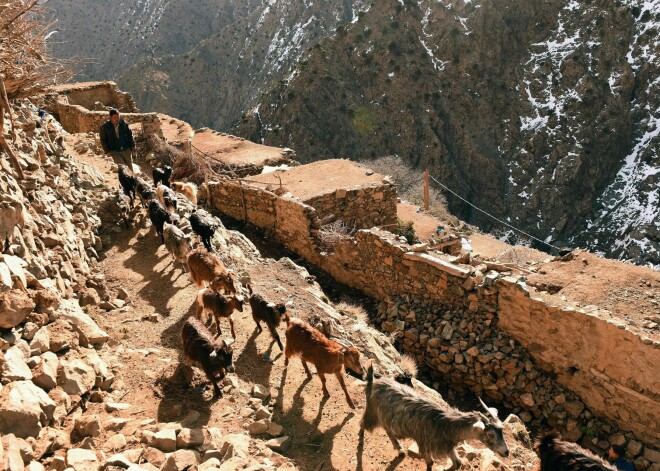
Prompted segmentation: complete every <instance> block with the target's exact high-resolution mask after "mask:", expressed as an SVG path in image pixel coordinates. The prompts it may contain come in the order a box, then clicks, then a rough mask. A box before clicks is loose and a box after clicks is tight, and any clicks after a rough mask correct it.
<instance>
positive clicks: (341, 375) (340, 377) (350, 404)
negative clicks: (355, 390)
mask: <svg viewBox="0 0 660 471" xmlns="http://www.w3.org/2000/svg"><path fill="white" fill-rule="evenodd" d="M335 376H337V380H338V381H339V384H340V385H341V388H342V389H343V390H344V394H346V402H348V407H350V408H351V409H355V404H353V401H352V400H351V396H350V395H349V394H348V389H346V382H345V381H344V372H343V371H339V372H337V373H335Z"/></svg>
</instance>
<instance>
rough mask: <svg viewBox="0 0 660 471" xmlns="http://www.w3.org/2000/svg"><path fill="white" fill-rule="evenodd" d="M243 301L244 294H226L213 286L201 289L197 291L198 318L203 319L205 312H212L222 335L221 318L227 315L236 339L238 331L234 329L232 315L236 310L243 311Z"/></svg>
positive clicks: (232, 333) (219, 333)
mask: <svg viewBox="0 0 660 471" xmlns="http://www.w3.org/2000/svg"><path fill="white" fill-rule="evenodd" d="M243 301H244V298H243V296H236V295H233V296H224V295H222V294H220V293H218V292H217V291H215V290H213V289H212V288H204V289H200V290H199V292H198V293H197V319H200V320H201V319H202V315H203V314H204V312H207V311H208V312H210V313H211V314H212V315H213V319H214V320H215V327H216V330H217V331H218V335H222V330H221V329H220V318H221V317H226V318H227V319H228V320H229V326H230V327H231V336H232V337H233V338H234V339H235V338H236V331H235V330H234V320H233V319H232V318H231V315H232V313H233V312H234V311H236V310H238V311H240V312H243Z"/></svg>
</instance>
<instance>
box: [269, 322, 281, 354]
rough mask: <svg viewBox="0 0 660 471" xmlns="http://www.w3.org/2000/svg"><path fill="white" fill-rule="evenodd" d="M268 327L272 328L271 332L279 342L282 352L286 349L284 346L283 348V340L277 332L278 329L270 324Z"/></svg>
mask: <svg viewBox="0 0 660 471" xmlns="http://www.w3.org/2000/svg"><path fill="white" fill-rule="evenodd" d="M268 329H269V330H270V333H271V334H272V336H273V338H274V339H275V341H276V342H277V346H278V347H280V352H281V351H282V350H284V348H282V341H281V340H280V335H279V334H278V333H277V330H275V327H272V326H270V325H269V326H268Z"/></svg>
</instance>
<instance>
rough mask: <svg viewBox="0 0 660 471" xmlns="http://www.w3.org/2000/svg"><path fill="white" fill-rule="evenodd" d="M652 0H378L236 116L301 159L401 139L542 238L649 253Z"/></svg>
mask: <svg viewBox="0 0 660 471" xmlns="http://www.w3.org/2000/svg"><path fill="white" fill-rule="evenodd" d="M658 12H660V2H658V1H655V2H639V1H630V2H615V1H609V0H601V1H591V2H580V3H578V2H575V1H573V2H566V1H549V2H544V3H542V4H540V3H538V2H525V1H514V2H511V1H503V0H502V1H500V0H486V1H480V2H462V1H458V2H444V3H443V2H430V1H425V0H422V1H419V2H410V1H407V2H399V1H396V0H391V1H384V2H379V3H378V4H377V5H373V6H372V7H371V8H369V9H368V11H366V12H365V13H362V14H360V15H358V18H357V20H356V21H355V22H354V23H352V24H350V25H347V26H346V27H345V28H340V30H339V32H338V34H337V35H336V36H334V37H332V38H330V39H328V40H325V41H322V42H321V43H320V44H318V45H317V46H316V47H314V48H313V49H312V50H311V51H310V53H309V54H308V55H307V56H306V57H304V58H303V60H301V62H300V63H299V65H298V67H297V68H296V70H295V71H294V73H293V74H292V76H291V77H290V78H289V79H288V80H286V81H283V82H281V83H279V84H278V86H277V87H276V88H275V89H273V90H271V91H270V92H269V93H267V94H264V95H263V96H262V97H261V98H259V99H258V100H256V101H255V106H254V108H253V111H252V112H251V113H250V115H249V116H248V117H247V119H246V120H244V122H243V123H242V125H241V126H239V127H238V128H237V130H238V132H240V133H242V134H243V135H245V136H249V137H250V138H251V139H254V140H264V141H265V142H266V143H269V144H278V145H286V146H289V147H293V148H295V149H296V150H297V152H298V156H299V157H300V158H301V160H303V161H309V160H315V159H320V158H328V157H335V156H343V157H350V158H352V159H368V158H371V157H375V156H379V155H384V154H392V153H396V154H398V155H400V156H401V157H403V158H404V159H405V160H408V161H409V162H412V163H413V164H415V165H417V166H429V167H430V168H431V170H432V173H433V174H434V175H435V176H436V177H437V178H439V179H440V181H442V182H443V183H445V184H446V185H448V186H449V187H451V188H452V189H454V190H455V191H456V192H458V193H459V194H461V195H462V196H463V197H465V198H467V199H468V200H470V201H472V202H473V203H475V204H476V205H478V206H479V207H482V208H484V209H486V210H487V211H489V212H491V213H493V214H495V215H496V216H498V217H500V218H503V219H504V220H507V221H509V222H510V223H512V224H514V225H517V226H519V227H522V228H524V229H526V230H528V231H529V232H531V233H532V234H534V235H535V236H537V237H539V238H541V239H545V240H546V241H547V242H550V243H552V244H555V245H560V244H567V243H570V244H576V245H581V246H588V247H589V248H591V249H593V250H596V251H601V252H604V253H605V254H607V255H610V256H616V257H619V258H633V259H635V260H636V261H637V262H640V263H646V262H651V263H654V264H658V263H660V238H659V237H658V235H659V230H658V228H659V226H660V220H659V212H660V209H659V208H660V205H658V180H657V174H658V173H659V172H660V157H659V156H658V145H659V143H660V139H658V134H659V133H660V129H658V124H659V123H658V117H657V114H658V105H659V103H658V98H657V96H658V94H657V89H658V87H660V80H659V79H658V58H657V57H656V56H655V55H654V53H655V52H656V51H657V49H658V34H657V32H658V31H657V28H658V24H659V23H660V13H658ZM654 92H655V93H654ZM449 202H450V205H451V209H452V210H453V211H454V212H456V213H457V214H458V215H459V216H461V217H462V218H464V219H467V220H468V221H470V222H473V223H476V224H479V225H480V226H482V227H484V228H486V229H489V228H491V227H494V226H493V221H492V220H491V219H489V218H487V217H485V216H483V215H482V214H480V213H478V212H474V211H473V210H471V208H470V207H469V206H467V205H465V204H464V203H462V202H461V201H460V200H458V199H455V198H452V197H451V196H449ZM546 248H547V247H546Z"/></svg>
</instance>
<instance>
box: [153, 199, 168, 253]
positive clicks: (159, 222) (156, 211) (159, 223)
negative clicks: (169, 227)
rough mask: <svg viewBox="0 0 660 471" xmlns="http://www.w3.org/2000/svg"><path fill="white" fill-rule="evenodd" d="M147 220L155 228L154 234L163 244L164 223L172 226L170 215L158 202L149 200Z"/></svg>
mask: <svg viewBox="0 0 660 471" xmlns="http://www.w3.org/2000/svg"><path fill="white" fill-rule="evenodd" d="M149 219H150V220H151V223H152V224H153V225H154V227H155V228H156V234H158V235H159V236H160V239H161V241H162V242H163V243H165V236H164V235H163V227H164V226H165V223H166V222H169V223H170V224H173V218H172V214H171V213H170V212H169V211H168V210H167V209H165V208H164V207H163V205H162V204H160V203H159V202H158V200H155V199H153V200H151V201H150V202H149Z"/></svg>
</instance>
